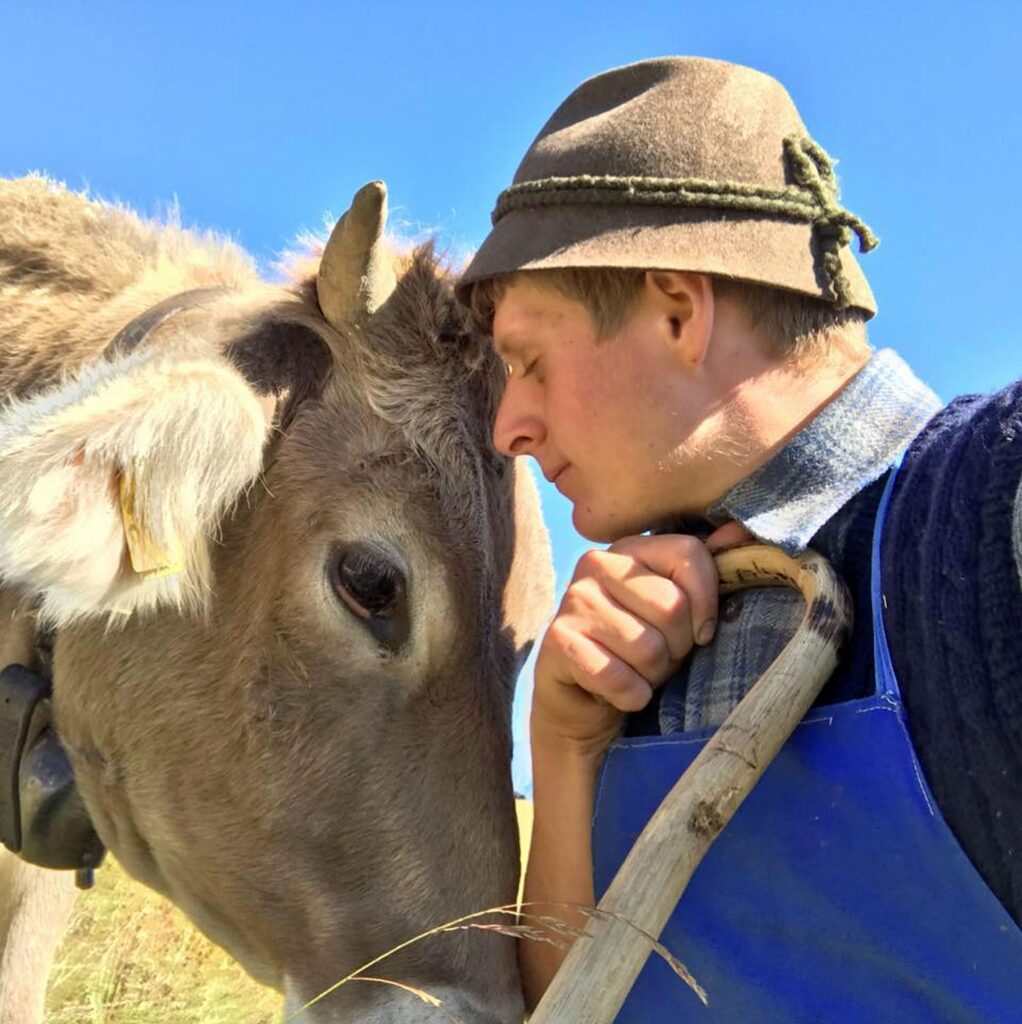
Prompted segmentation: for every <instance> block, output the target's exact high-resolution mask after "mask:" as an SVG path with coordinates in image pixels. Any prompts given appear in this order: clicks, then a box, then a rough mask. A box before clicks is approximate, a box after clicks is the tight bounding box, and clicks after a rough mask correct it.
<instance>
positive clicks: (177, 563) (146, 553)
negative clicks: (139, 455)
mask: <svg viewBox="0 0 1022 1024" xmlns="http://www.w3.org/2000/svg"><path fill="white" fill-rule="evenodd" d="M118 492H119V497H120V503H121V520H122V522H123V523H124V537H125V540H126V541H127V543H128V556H129V557H130V558H131V567H132V569H134V570H135V572H136V573H137V574H138V575H139V576H142V577H144V578H146V579H156V578H158V577H160V576H173V575H175V574H177V573H180V572H184V553H183V552H182V551H181V547H180V545H179V544H178V543H177V541H176V540H173V541H172V542H171V545H170V548H169V549H168V550H164V549H163V548H161V547H160V545H159V544H157V542H156V541H155V540H154V539H153V537H152V536H151V534H150V533H149V530H148V529H147V527H146V525H145V522H144V521H143V519H142V517H141V516H140V515H139V514H138V512H137V510H136V508H135V474H134V472H133V471H132V470H128V471H127V472H124V473H122V474H121V478H120V481H119V484H118Z"/></svg>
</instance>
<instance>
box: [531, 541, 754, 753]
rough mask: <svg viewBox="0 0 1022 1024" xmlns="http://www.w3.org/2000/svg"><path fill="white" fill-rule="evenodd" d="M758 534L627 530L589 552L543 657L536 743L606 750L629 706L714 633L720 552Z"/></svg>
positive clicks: (641, 702)
mask: <svg viewBox="0 0 1022 1024" xmlns="http://www.w3.org/2000/svg"><path fill="white" fill-rule="evenodd" d="M751 539H752V537H751V534H748V533H747V532H746V531H745V530H743V529H742V528H741V527H740V526H738V525H737V524H735V523H729V524H726V525H725V526H723V527H721V528H720V529H719V530H717V531H716V533H714V534H713V535H712V536H711V537H710V538H709V539H708V540H707V541H706V542H705V543H704V542H703V541H700V540H698V539H697V538H695V537H689V536H679V535H673V534H663V535H660V536H655V537H645V536H643V537H627V538H625V539H623V540H620V541H617V542H616V543H615V544H613V545H611V547H610V548H608V549H607V550H606V551H590V552H588V553H587V554H585V555H583V556H582V558H581V559H580V560H579V563H578V565H577V566H576V568H575V574H574V576H573V577H572V581H571V584H570V585H569V587H568V590H567V592H566V593H565V595H564V599H563V600H562V601H561V605H560V608H559V609H558V611H557V614H556V616H555V617H554V619H553V622H552V623H551V624H550V627H549V628H548V630H547V632H546V635H545V637H544V638H543V643H542V646H541V647H540V652H539V658H538V659H537V662H536V684H535V694H534V696H533V702H532V742H533V746H536V744H540V745H542V746H548V747H553V748H557V749H564V750H571V751H572V752H578V753H582V754H586V755H598V754H602V752H603V751H604V750H605V749H606V747H607V746H608V745H609V744H610V742H611V741H612V740H613V739H614V737H615V736H616V735H617V732H618V729H619V728H620V722H621V715H622V713H623V712H626V711H639V710H641V709H642V708H644V707H645V706H646V705H647V704H648V703H649V701H650V699H651V698H652V696H653V691H654V689H655V688H656V687H658V686H660V685H661V684H662V683H663V682H665V681H666V680H667V679H668V678H670V676H671V675H672V674H673V673H674V672H675V671H676V670H677V668H678V666H679V665H680V664H681V662H682V660H683V659H684V658H685V657H686V655H687V654H688V653H689V651H690V650H691V649H692V647H693V646H694V645H696V644H707V643H709V642H710V641H711V640H712V639H713V635H714V632H715V629H716V620H717V583H718V581H717V570H716V567H715V566H714V563H713V552H715V551H719V550H723V549H724V548H727V547H735V546H738V545H739V544H742V543H747V542H748V541H749V540H751Z"/></svg>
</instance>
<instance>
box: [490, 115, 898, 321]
mask: <svg viewBox="0 0 1022 1024" xmlns="http://www.w3.org/2000/svg"><path fill="white" fill-rule="evenodd" d="M784 154H785V157H786V158H787V161H788V166H789V168H790V171H791V176H792V178H794V184H792V185H786V186H785V187H784V188H768V187H767V186H764V185H754V184H750V183H749V182H744V181H713V180H710V179H705V178H647V177H638V176H636V177H617V176H614V175H609V174H607V175H597V174H577V175H572V176H570V177H552V178H537V179H535V180H533V181H523V182H520V183H519V184H517V185H512V186H511V187H510V188H507V189H505V190H504V191H503V192H501V194H500V195H499V196H498V197H497V205H496V207H495V209H494V211H493V215H492V221H493V223H494V224H496V223H497V222H498V221H499V220H501V219H502V218H503V217H505V216H506V215H507V214H509V213H511V212H512V211H513V210H521V209H525V208H527V207H536V206H567V205H581V204H585V203H591V204H594V205H598V206H617V205H629V206H631V205H635V206H682V207H690V208H704V209H717V210H735V211H738V212H742V213H753V214H758V215H760V216H766V217H778V218H782V219H784V220H794V221H798V222H800V223H803V224H811V225H812V226H813V229H814V231H815V234H816V238H817V243H818V246H819V258H820V263H821V266H822V269H823V272H824V274H825V275H826V278H827V282H828V284H829V285H830V289H831V293H832V294H831V298H832V299H833V301H834V303H835V304H836V305H837V306H838V307H839V308H844V307H846V306H848V305H850V303H851V285H850V283H849V281H848V279H847V278H846V277H845V274H844V270H843V269H842V267H841V246H843V245H848V244H849V243H850V242H851V240H852V234H853V233H854V234H856V235H857V236H858V238H859V251H860V252H869V251H870V250H871V249H875V248H876V246H877V245H878V244H879V240H878V239H877V237H876V235H874V234H873V232H872V231H870V229H869V227H868V226H867V225H866V224H865V223H864V222H863V221H862V220H860V219H859V218H858V217H856V216H855V214H853V213H851V212H849V211H848V210H846V209H844V207H842V206H841V204H840V203H839V202H838V187H837V178H836V177H835V175H834V164H833V161H832V160H831V158H830V157H829V156H828V155H827V152H826V150H824V149H823V147H822V146H820V145H819V144H818V143H816V142H814V141H813V140H812V139H810V138H808V137H806V136H804V135H789V136H787V137H786V138H785V139H784Z"/></svg>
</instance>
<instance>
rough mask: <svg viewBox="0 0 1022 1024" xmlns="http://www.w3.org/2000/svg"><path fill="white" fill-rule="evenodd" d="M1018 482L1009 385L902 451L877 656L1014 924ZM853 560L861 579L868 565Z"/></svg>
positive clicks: (1018, 402)
mask: <svg viewBox="0 0 1022 1024" xmlns="http://www.w3.org/2000/svg"><path fill="white" fill-rule="evenodd" d="M1020 479H1022V382H1018V383H1016V384H1014V385H1012V386H1010V387H1008V388H1005V389H1004V390H1003V391H1000V392H998V393H997V394H995V395H993V396H983V397H970V398H960V399H958V400H956V401H954V402H952V403H951V404H950V405H949V406H948V407H947V408H946V409H944V410H943V411H942V412H940V413H939V414H938V415H937V416H936V417H935V418H934V419H933V420H932V421H931V422H930V424H929V425H928V426H927V427H926V429H925V430H924V431H923V433H922V434H921V435H920V436H919V437H918V438H917V439H916V441H915V442H914V443H913V444H912V446H911V447H910V448H909V451H908V453H907V455H906V457H905V461H904V464H903V467H902V469H901V472H900V475H899V478H898V481H897V482H896V484H895V491H894V496H893V499H892V503H891V508H890V515H889V520H888V525H887V527H886V530H885V533H884V540H883V573H884V594H885V597H886V602H887V603H886V612H885V622H886V625H887V631H888V640H889V643H890V647H891V657H892V659H893V661H894V667H895V670H896V672H897V674H898V678H899V681H900V683H901V688H902V695H903V698H904V701H905V706H906V709H907V712H908V724H909V731H910V733H911V736H912V740H913V743H914V745H915V749H916V753H917V755H918V757H919V760H920V762H921V763H922V767H923V771H924V772H925V774H926V779H927V781H928V782H929V784H930V788H931V789H932V790H933V793H934V796H935V797H936V799H937V803H938V804H939V806H940V809H941V811H942V812H943V814H944V817H945V819H946V820H947V822H948V824H949V825H950V827H951V830H952V831H953V832H954V834H955V835H956V836H957V837H958V841H959V842H960V843H961V845H962V848H963V849H964V850H965V852H966V854H968V856H969V858H970V860H971V861H972V863H973V864H974V865H975V866H976V867H977V868H978V870H979V872H980V873H981V874H982V876H983V877H984V878H985V879H986V882H987V884H988V885H989V886H990V888H991V889H992V890H993V892H994V893H995V895H996V896H997V897H998V899H999V900H1000V901H1001V902H1002V903H1003V904H1004V906H1005V907H1006V908H1007V909H1008V911H1009V913H1011V914H1012V916H1013V917H1014V918H1015V920H1016V921H1018V922H1019V923H1020V924H1022V582H1020V579H1019V567H1018V565H1017V563H1016V561H1015V555H1014V549H1013V542H1012V521H1013V508H1014V502H1015V497H1016V493H1017V492H1018V489H1019V482H1020ZM862 497H863V498H865V497H866V495H865V493H864V494H863V495H862ZM862 568H863V569H864V570H865V575H866V576H867V577H868V562H864V564H863V567H862ZM861 575H862V573H861V571H857V572H856V576H857V577H859V576H861ZM846 578H847V577H846ZM856 603H857V605H858V608H857V609H856V610H857V611H861V609H862V607H863V606H862V601H861V598H860V599H859V600H857V602H856ZM866 607H867V608H868V602H867V604H866ZM857 632H858V633H860V634H861V633H862V632H866V631H864V630H859V631H857Z"/></svg>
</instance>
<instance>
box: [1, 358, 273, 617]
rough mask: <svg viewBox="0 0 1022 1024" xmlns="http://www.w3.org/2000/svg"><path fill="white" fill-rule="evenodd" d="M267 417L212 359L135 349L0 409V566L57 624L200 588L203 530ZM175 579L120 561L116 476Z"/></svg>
mask: <svg viewBox="0 0 1022 1024" xmlns="http://www.w3.org/2000/svg"><path fill="white" fill-rule="evenodd" d="M267 430H268V428H267V422H266V417H265V415H264V413H263V409H262V406H261V404H260V402H259V400H258V398H257V397H256V396H255V395H254V394H253V392H252V391H251V389H250V388H249V387H248V385H247V384H246V383H245V382H244V380H243V379H242V378H241V376H240V375H239V374H238V373H237V372H236V371H235V370H234V369H232V368H231V367H230V366H228V365H227V364H226V363H224V362H219V361H215V360H212V359H200V358H178V359H176V360H175V359H173V358H168V357H167V356H165V355H164V356H163V357H162V358H161V355H160V353H159V352H158V351H146V350H142V351H140V352H137V353H134V354H132V355H131V356H129V357H127V358H125V359H123V360H120V361H118V362H116V363H107V362H105V361H100V362H98V363H96V364H93V365H92V366H90V367H88V368H87V369H86V370H85V371H84V372H83V373H81V374H80V375H79V376H78V377H76V378H74V379H71V380H69V381H67V382H66V383H64V384H63V385H61V386H59V387H56V388H53V389H51V390H49V391H46V392H43V393H41V394H39V395H35V396H33V397H32V398H30V399H28V400H25V401H19V402H15V403H13V404H11V405H10V406H8V407H7V408H6V409H4V410H3V411H2V412H0V577H2V578H3V579H4V580H6V581H8V582H11V583H15V584H18V585H20V586H23V587H25V588H26V589H27V590H29V591H30V592H32V593H35V594H40V595H41V597H42V608H41V612H42V614H43V615H44V616H45V617H46V618H48V619H49V620H51V621H54V622H56V623H58V624H61V623H66V622H68V621H70V620H72V619H74V618H78V617H80V616H83V615H91V614H96V613H103V614H108V615H109V614H112V613H118V612H131V611H135V610H139V609H142V608H151V607H154V606H156V605H158V604H165V603H168V602H169V603H171V604H174V605H176V606H178V607H186V606H187V607H195V606H198V605H201V604H202V603H203V601H204V598H205V595H206V593H207V589H208V585H209V557H208V548H207V544H208V540H209V539H210V536H211V535H212V533H213V531H214V530H215V529H216V524H217V521H218V520H219V518H220V517H221V516H222V515H223V513H224V512H225V511H226V510H227V509H228V508H229V507H230V505H231V504H233V503H234V502H235V501H236V500H237V498H238V497H239V496H240V495H241V494H242V493H243V492H244V490H245V489H246V488H247V487H248V486H249V485H250V484H251V483H252V481H253V480H255V479H256V477H257V476H258V474H259V472H260V469H261V467H262V451H263V444H264V442H265V439H266V435H267ZM126 472H127V473H131V474H132V477H133V483H134V488H135V507H136V508H137V509H139V510H140V511H141V513H142V515H143V518H144V520H145V522H146V525H147V528H148V530H149V531H150V533H151V535H152V539H153V541H154V542H155V543H156V544H157V545H160V544H166V545H167V546H170V545H171V544H172V543H174V542H176V543H177V544H179V545H180V546H181V547H182V548H183V549H184V552H185V571H184V572H183V573H181V574H180V575H178V576H172V577H163V578H153V579H143V578H141V577H138V576H136V575H135V574H134V573H133V572H132V571H131V567H130V563H129V562H128V561H127V559H126V558H125V544H124V527H123V523H122V520H121V513H120V508H119V505H118V492H117V488H118V481H119V478H120V474H122V473H126Z"/></svg>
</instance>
